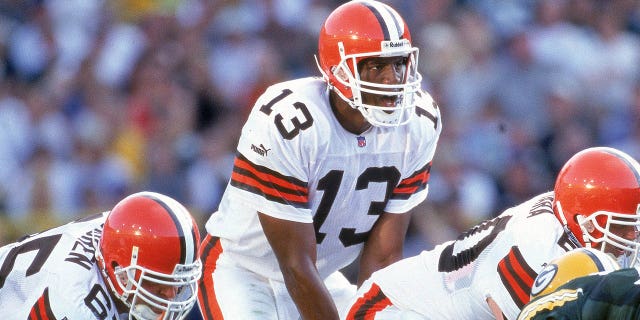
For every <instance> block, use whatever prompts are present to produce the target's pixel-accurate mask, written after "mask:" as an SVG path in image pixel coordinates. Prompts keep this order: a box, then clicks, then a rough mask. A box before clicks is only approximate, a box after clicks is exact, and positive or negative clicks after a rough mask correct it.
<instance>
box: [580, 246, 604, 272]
mask: <svg viewBox="0 0 640 320" xmlns="http://www.w3.org/2000/svg"><path fill="white" fill-rule="evenodd" d="M582 252H584V253H586V254H587V255H588V256H589V258H591V261H593V263H594V264H595V265H596V268H598V271H605V270H606V269H605V268H604V265H603V264H602V261H600V259H598V257H597V256H596V255H595V254H594V253H593V252H591V251H589V250H582Z"/></svg>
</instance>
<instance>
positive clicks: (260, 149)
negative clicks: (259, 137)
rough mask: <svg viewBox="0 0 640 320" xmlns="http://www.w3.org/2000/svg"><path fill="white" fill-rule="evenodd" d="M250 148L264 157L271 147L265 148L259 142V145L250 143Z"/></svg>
mask: <svg viewBox="0 0 640 320" xmlns="http://www.w3.org/2000/svg"><path fill="white" fill-rule="evenodd" d="M251 150H253V151H254V152H255V153H257V154H259V155H261V156H263V157H266V156H267V153H268V152H269V150H271V149H267V148H266V147H265V146H264V145H262V143H261V144H260V147H256V146H255V145H254V144H252V145H251Z"/></svg>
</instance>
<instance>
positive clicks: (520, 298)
mask: <svg viewBox="0 0 640 320" xmlns="http://www.w3.org/2000/svg"><path fill="white" fill-rule="evenodd" d="M498 274H499V275H500V279H501V280H502V284H503V285H504V287H505V288H506V289H507V291H508V292H509V294H510V295H511V298H512V299H513V301H514V302H515V303H516V305H517V306H518V308H522V307H523V306H524V305H525V304H526V303H527V302H529V293H530V292H531V286H532V285H533V281H534V279H535V277H536V275H537V274H536V273H535V271H533V269H531V267H530V266H529V265H528V264H527V262H526V261H525V259H524V257H523V256H522V253H521V252H520V250H519V249H518V247H515V246H514V247H512V248H511V250H510V251H509V253H508V254H507V255H506V256H505V257H504V258H503V259H502V260H500V262H499V263H498Z"/></svg>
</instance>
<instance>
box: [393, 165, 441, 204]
mask: <svg viewBox="0 0 640 320" xmlns="http://www.w3.org/2000/svg"><path fill="white" fill-rule="evenodd" d="M430 174H431V162H429V163H427V164H426V165H425V166H424V167H422V168H420V169H419V170H417V171H416V172H414V173H413V174H412V175H411V176H410V177H408V178H406V179H403V180H402V181H400V183H399V184H398V186H397V187H396V188H395V189H394V190H393V193H392V194H391V199H409V197H411V195H413V194H415V193H417V192H419V191H422V190H424V189H425V188H426V187H427V184H428V183H429V176H430Z"/></svg>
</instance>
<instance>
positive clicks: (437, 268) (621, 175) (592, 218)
mask: <svg viewBox="0 0 640 320" xmlns="http://www.w3.org/2000/svg"><path fill="white" fill-rule="evenodd" d="M639 205H640V164H638V162H636V160H634V159H632V158H631V157H630V156H628V155H627V154H625V153H623V152H621V151H619V150H616V149H613V148H607V147H595V148H589V149H585V150H582V151H580V152H578V153H577V154H575V155H574V156H573V157H572V158H571V159H569V160H568V161H567V162H566V163H565V165H564V166H563V168H562V169H561V170H560V173H559V174H558V177H557V178H556V183H555V188H554V191H553V192H548V193H543V194H541V195H538V196H536V197H534V198H532V199H530V200H528V201H526V202H524V203H522V204H520V205H518V206H515V207H513V208H510V209H507V210H506V211H504V212H503V213H502V214H501V215H499V216H498V217H496V218H494V219H492V220H487V221H485V222H482V223H480V224H478V225H476V226H475V227H472V228H471V229H469V230H468V231H466V232H465V233H463V234H462V235H460V236H459V237H458V238H457V239H456V240H454V241H448V242H445V243H443V244H440V245H438V246H436V247H435V248H434V249H433V250H430V251H423V252H422V253H420V254H419V255H417V256H414V257H410V258H406V259H404V260H402V261H400V262H397V263H395V264H393V265H391V266H389V267H387V268H384V269H382V270H380V271H377V272H375V273H373V275H372V276H371V278H370V279H368V280H367V281H366V282H365V283H364V284H363V285H362V287H360V288H359V291H358V294H357V298H356V299H354V303H353V304H352V306H351V308H350V311H349V314H348V316H347V319H348V320H353V319H362V316H364V315H367V316H368V317H367V318H366V319H372V320H373V319H376V320H381V319H405V318H403V317H404V315H405V314H408V313H410V314H412V315H413V316H414V318H415V319H456V320H460V319H504V318H506V319H515V318H516V317H517V316H518V313H519V311H520V309H521V308H522V307H523V306H524V305H525V304H526V303H527V302H528V301H529V293H530V292H531V288H532V285H533V281H534V279H535V278H536V276H537V275H538V273H539V272H540V271H541V270H542V268H543V266H544V264H545V263H546V262H548V261H550V260H552V259H554V258H556V257H558V256H561V255H562V254H563V253H564V252H566V251H569V250H572V249H574V248H578V247H585V246H586V247H593V248H597V249H599V250H602V251H604V252H606V253H611V254H612V255H613V256H615V257H617V260H618V262H619V263H620V264H621V265H622V266H623V267H625V266H630V265H633V264H635V262H636V261H637V260H636V258H637V254H638V248H639V243H637V242H636V239H637V232H636V228H637V227H638V226H640V212H639V211H638V210H640V207H639ZM414 318H412V319H414Z"/></svg>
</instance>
